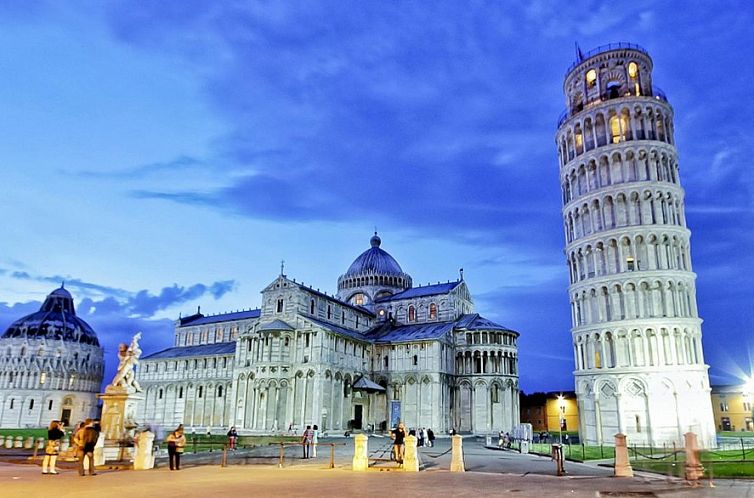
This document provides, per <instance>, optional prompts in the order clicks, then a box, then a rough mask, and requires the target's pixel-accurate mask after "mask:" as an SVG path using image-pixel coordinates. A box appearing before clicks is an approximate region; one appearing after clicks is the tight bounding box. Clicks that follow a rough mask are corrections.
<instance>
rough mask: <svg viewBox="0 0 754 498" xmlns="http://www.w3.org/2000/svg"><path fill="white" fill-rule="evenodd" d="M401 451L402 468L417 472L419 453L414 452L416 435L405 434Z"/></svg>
mask: <svg viewBox="0 0 754 498" xmlns="http://www.w3.org/2000/svg"><path fill="white" fill-rule="evenodd" d="M403 448H404V451H403V470H404V471H406V472H419V455H418V454H417V452H416V436H406V439H405V440H404V446H403Z"/></svg>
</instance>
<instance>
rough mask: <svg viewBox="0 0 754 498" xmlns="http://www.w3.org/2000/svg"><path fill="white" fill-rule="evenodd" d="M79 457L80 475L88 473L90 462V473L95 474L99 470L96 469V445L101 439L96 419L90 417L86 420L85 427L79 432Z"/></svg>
mask: <svg viewBox="0 0 754 498" xmlns="http://www.w3.org/2000/svg"><path fill="white" fill-rule="evenodd" d="M77 436H78V457H79V475H80V476H84V475H86V472H85V469H86V466H87V465H86V464H87V463H88V464H89V465H88V467H89V475H90V476H95V475H97V472H95V469H94V446H95V445H96V444H97V440H98V439H99V430H97V427H96V426H95V423H94V420H92V419H90V418H88V419H86V421H85V422H84V428H83V429H81V430H80V431H79V432H78V434H77Z"/></svg>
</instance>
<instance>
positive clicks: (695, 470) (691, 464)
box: [683, 432, 704, 482]
mask: <svg viewBox="0 0 754 498" xmlns="http://www.w3.org/2000/svg"><path fill="white" fill-rule="evenodd" d="M683 438H684V442H685V445H686V465H685V471H686V480H687V481H694V482H696V481H698V480H699V479H701V478H702V476H703V475H704V467H702V463H701V461H700V460H699V443H698V442H697V440H696V434H694V433H693V432H687V433H686V434H684V435H683Z"/></svg>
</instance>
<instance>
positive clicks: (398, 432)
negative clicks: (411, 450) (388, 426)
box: [390, 422, 406, 465]
mask: <svg viewBox="0 0 754 498" xmlns="http://www.w3.org/2000/svg"><path fill="white" fill-rule="evenodd" d="M390 438H391V439H392V440H393V457H394V458H395V461H396V462H398V463H400V464H401V465H402V464H403V452H404V450H405V444H406V426H405V425H403V422H400V423H399V424H398V427H396V428H395V430H393V432H392V433H391V434H390Z"/></svg>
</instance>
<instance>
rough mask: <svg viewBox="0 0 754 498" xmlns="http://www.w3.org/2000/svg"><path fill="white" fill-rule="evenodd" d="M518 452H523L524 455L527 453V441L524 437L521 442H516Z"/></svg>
mask: <svg viewBox="0 0 754 498" xmlns="http://www.w3.org/2000/svg"><path fill="white" fill-rule="evenodd" d="M518 452H519V453H523V454H524V455H526V454H528V453H529V441H527V440H526V439H523V440H521V442H519V443H518Z"/></svg>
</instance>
